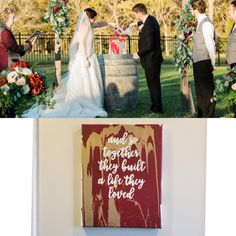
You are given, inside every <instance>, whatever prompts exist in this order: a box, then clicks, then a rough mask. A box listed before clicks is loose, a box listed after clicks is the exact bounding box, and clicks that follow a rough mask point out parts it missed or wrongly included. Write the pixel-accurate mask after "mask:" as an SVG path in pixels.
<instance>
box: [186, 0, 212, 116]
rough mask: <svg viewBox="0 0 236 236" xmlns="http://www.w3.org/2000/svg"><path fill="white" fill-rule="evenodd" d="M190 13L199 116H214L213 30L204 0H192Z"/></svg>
mask: <svg viewBox="0 0 236 236" xmlns="http://www.w3.org/2000/svg"><path fill="white" fill-rule="evenodd" d="M190 11H191V14H192V15H193V16H194V17H195V18H196V19H197V23H198V24H197V29H196V32H195V34H194V42H193V55H192V58H193V75H194V83H195V89H196V97H197V108H198V117H199V118H210V117H214V113H215V105H216V103H215V102H212V101H211V100H212V98H213V95H214V90H215V85H214V76H213V70H214V68H215V55H216V47H215V30H214V26H213V24H212V23H211V21H210V19H209V18H208V16H207V15H205V12H206V2H205V1H204V0H192V1H191V3H190Z"/></svg>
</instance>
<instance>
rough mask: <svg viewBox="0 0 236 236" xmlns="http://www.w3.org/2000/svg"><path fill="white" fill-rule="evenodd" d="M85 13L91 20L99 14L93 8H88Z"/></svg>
mask: <svg viewBox="0 0 236 236" xmlns="http://www.w3.org/2000/svg"><path fill="white" fill-rule="evenodd" d="M84 11H85V12H86V14H87V16H88V18H90V19H93V18H95V17H96V16H97V12H96V11H95V10H94V9H92V8H86V9H85V10H84Z"/></svg>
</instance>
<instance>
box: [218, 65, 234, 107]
mask: <svg viewBox="0 0 236 236" xmlns="http://www.w3.org/2000/svg"><path fill="white" fill-rule="evenodd" d="M216 91H217V92H219V93H224V94H226V97H225V99H224V100H225V101H227V102H228V104H229V105H232V104H236V66H235V67H233V68H232V69H230V70H228V72H227V74H226V75H224V76H223V78H222V79H218V80H216Z"/></svg>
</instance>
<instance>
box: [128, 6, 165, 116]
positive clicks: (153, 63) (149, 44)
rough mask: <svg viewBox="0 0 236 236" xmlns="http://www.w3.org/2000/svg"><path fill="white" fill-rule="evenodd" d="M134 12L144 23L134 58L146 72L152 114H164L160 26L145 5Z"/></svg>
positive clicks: (135, 8) (134, 9) (137, 7)
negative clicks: (138, 60)
mask: <svg viewBox="0 0 236 236" xmlns="http://www.w3.org/2000/svg"><path fill="white" fill-rule="evenodd" d="M132 11H133V12H134V14H135V16H136V18H137V19H138V20H139V21H141V22H142V23H143V27H142V29H141V31H140V34H139V41H138V52H137V53H135V54H134V55H133V58H134V59H139V58H140V60H141V65H142V67H143V68H144V70H145V76H146V80H147V85H148V88H149V92H150V96H151V102H152V105H151V107H150V112H154V113H162V112H163V110H162V97H161V83H160V73H161V63H162V61H163V57H162V52H161V45H160V41H161V40H160V26H159V24H158V22H157V20H156V18H155V17H154V16H150V15H148V13H147V8H146V6H145V5H144V4H142V3H139V4H136V5H135V6H134V7H133V9H132Z"/></svg>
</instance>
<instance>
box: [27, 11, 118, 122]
mask: <svg viewBox="0 0 236 236" xmlns="http://www.w3.org/2000/svg"><path fill="white" fill-rule="evenodd" d="M96 17H97V12H96V11H95V10H93V9H91V8H87V9H85V10H84V11H83V12H82V13H81V14H80V16H79V19H78V22H77V25H76V29H75V33H74V35H73V38H72V41H71V45H70V62H69V72H68V74H66V75H65V76H64V78H63V80H62V86H61V88H60V89H57V90H56V92H55V95H54V100H55V101H56V105H55V107H54V109H47V110H43V109H41V108H40V107H39V106H36V105H35V106H34V107H33V108H31V109H30V110H28V111H26V112H25V113H24V114H23V117H31V118H35V117H64V118H67V117H70V118H73V117H82V118H83V117H84V118H89V117H90V118H92V117H107V112H106V111H105V110H104V109H103V102H104V101H103V100H104V95H103V94H104V93H103V82H102V76H101V72H100V67H99V64H98V59H97V56H96V54H95V51H94V49H93V31H92V28H96V27H103V26H107V25H110V26H113V27H115V24H114V23H107V22H98V23H95V21H96Z"/></svg>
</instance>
